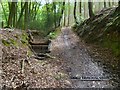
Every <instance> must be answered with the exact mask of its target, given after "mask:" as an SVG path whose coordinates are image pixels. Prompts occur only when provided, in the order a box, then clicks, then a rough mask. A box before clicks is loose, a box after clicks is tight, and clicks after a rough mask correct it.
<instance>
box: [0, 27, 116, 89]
mask: <svg viewBox="0 0 120 90" xmlns="http://www.w3.org/2000/svg"><path fill="white" fill-rule="evenodd" d="M0 35H1V36H0V39H1V40H0V41H2V39H6V40H8V38H13V39H14V40H17V43H18V44H20V45H18V46H17V47H16V46H14V45H12V46H10V47H9V46H4V45H3V44H2V42H0V46H1V48H0V49H1V50H0V57H1V59H0V62H1V63H0V65H1V68H0V74H1V77H0V78H1V82H0V84H1V85H2V86H4V87H10V88H17V87H21V88H23V87H26V88H70V87H72V88H112V87H116V86H117V83H116V82H115V81H113V79H116V78H117V76H116V75H113V73H111V72H110V70H109V69H108V68H106V69H104V65H103V64H100V63H101V62H100V63H98V62H97V61H102V60H103V59H102V58H100V57H101V56H100V55H99V52H98V51H95V52H96V53H97V54H98V56H96V54H92V53H91V52H93V51H94V49H95V48H91V47H90V46H88V45H86V44H85V43H84V42H83V40H81V39H80V38H79V37H78V36H77V35H76V34H75V33H73V31H72V30H71V28H68V27H64V28H62V29H61V33H60V34H59V36H58V37H57V38H56V39H54V40H52V43H51V44H50V51H51V53H50V55H51V56H53V57H55V58H52V59H51V58H46V59H44V60H38V59H35V58H34V57H33V56H34V55H33V53H31V55H28V51H30V49H29V48H28V46H24V47H23V45H22V44H21V41H20V38H21V32H20V31H18V30H16V31H14V32H9V31H0ZM16 36H17V39H16ZM4 51H5V52H6V53H5V52H4ZM38 51H39V50H38ZM106 56H107V54H106ZM94 57H95V58H94ZM23 60H24V61H25V63H24V71H22V67H21V65H22V61H23Z"/></svg>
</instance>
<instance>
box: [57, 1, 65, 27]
mask: <svg viewBox="0 0 120 90" xmlns="http://www.w3.org/2000/svg"><path fill="white" fill-rule="evenodd" d="M64 11H65V1H64V2H63V4H62V10H61V14H60V18H59V24H58V26H60V22H61V19H62V17H63V13H64Z"/></svg>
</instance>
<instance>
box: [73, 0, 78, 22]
mask: <svg viewBox="0 0 120 90" xmlns="http://www.w3.org/2000/svg"><path fill="white" fill-rule="evenodd" d="M76 4H77V2H76V0H75V2H74V19H75V23H76V24H78V22H77V17H76Z"/></svg>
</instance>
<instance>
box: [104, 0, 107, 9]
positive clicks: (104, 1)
mask: <svg viewBox="0 0 120 90" xmlns="http://www.w3.org/2000/svg"><path fill="white" fill-rule="evenodd" d="M106 7H107V6H106V2H105V0H104V8H106Z"/></svg>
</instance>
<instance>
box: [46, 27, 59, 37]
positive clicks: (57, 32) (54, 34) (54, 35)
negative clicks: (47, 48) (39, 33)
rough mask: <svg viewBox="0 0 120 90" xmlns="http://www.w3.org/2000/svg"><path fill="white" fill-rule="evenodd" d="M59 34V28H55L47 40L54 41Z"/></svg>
mask: <svg viewBox="0 0 120 90" xmlns="http://www.w3.org/2000/svg"><path fill="white" fill-rule="evenodd" d="M59 34H60V28H57V29H56V30H55V31H54V32H50V33H49V35H48V38H50V39H55V38H56V37H57V36H58V35H59Z"/></svg>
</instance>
